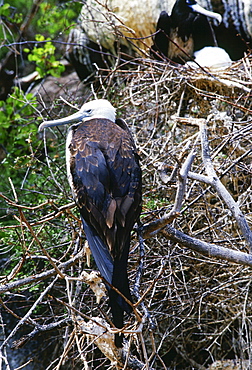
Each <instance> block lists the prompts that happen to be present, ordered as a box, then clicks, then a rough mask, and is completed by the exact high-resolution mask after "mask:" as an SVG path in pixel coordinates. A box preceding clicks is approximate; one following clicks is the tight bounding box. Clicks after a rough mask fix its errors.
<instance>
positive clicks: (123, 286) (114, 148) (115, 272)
mask: <svg viewBox="0 0 252 370" xmlns="http://www.w3.org/2000/svg"><path fill="white" fill-rule="evenodd" d="M73 122H75V123H74V124H73V125H72V126H71V127H70V128H69V130H68V135H67V142H66V162H67V174H68V180H69V184H70V186H71V189H72V193H73V196H74V199H75V201H76V203H77V205H78V208H79V210H80V214H81V219H82V222H83V227H84V231H85V234H86V238H87V240H88V243H89V246H90V249H91V252H92V255H93V257H94V259H95V262H96V265H97V267H98V269H99V271H100V273H101V275H102V277H103V278H104V279H105V280H106V281H107V282H108V283H109V284H111V285H112V286H114V287H115V288H117V289H118V290H119V291H120V292H121V293H122V294H123V295H124V296H125V297H126V298H127V299H128V300H129V301H130V302H132V297H131V294H130V288H129V281H128V276H127V261H128V254H129V247H130V234H131V231H132V229H133V226H134V224H135V222H138V221H139V216H140V212H141V201H142V192H141V188H142V180H141V169H140V166H139V160H138V155H137V152H136V147H135V144H134V141H133V138H132V136H131V134H130V131H129V129H128V127H127V125H126V123H125V122H124V121H123V120H121V119H116V117H115V109H114V108H113V106H112V105H111V104H110V103H109V102H108V101H107V100H104V99H99V100H93V101H90V102H88V103H86V104H84V105H83V106H82V107H81V109H80V111H79V112H77V113H75V114H73V115H71V116H69V117H66V118H62V119H58V120H53V121H45V122H43V123H42V124H41V125H40V127H39V131H41V130H43V129H44V128H45V127H51V126H58V125H63V124H66V123H73ZM109 284H107V289H108V293H109V301H110V306H111V311H112V317H113V323H114V325H115V326H116V327H117V328H119V329H121V328H122V327H123V314H124V312H127V313H130V312H131V311H132V307H131V306H130V305H129V304H128V303H127V302H126V301H125V300H124V299H123V298H122V296H120V295H119V294H118V293H117V292H116V291H115V290H113V289H112V288H111V287H110V286H109ZM122 339H123V336H122V335H120V334H116V336H115V344H116V346H117V347H121V346H122Z"/></svg>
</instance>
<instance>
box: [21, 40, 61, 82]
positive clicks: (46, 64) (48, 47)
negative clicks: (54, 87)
mask: <svg viewBox="0 0 252 370" xmlns="http://www.w3.org/2000/svg"><path fill="white" fill-rule="evenodd" d="M35 39H36V41H39V42H44V41H45V37H44V36H43V35H36V37H35ZM55 49H56V47H55V46H54V45H53V44H52V42H51V41H47V42H45V43H44V44H42V45H41V46H39V47H37V46H35V47H34V48H33V49H32V51H31V52H30V50H29V49H24V51H25V52H27V53H29V54H28V60H29V61H30V62H35V63H36V71H37V72H38V73H39V76H38V78H42V77H44V76H46V75H47V74H51V75H52V76H54V77H60V75H61V73H62V72H64V70H65V67H64V66H63V64H61V62H60V61H58V60H56V58H55Z"/></svg>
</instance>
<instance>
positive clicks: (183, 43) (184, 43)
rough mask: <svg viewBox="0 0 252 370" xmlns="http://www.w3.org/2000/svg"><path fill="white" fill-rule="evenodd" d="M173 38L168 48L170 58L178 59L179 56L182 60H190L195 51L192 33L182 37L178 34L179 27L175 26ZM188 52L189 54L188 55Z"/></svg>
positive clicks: (171, 36) (172, 33)
mask: <svg viewBox="0 0 252 370" xmlns="http://www.w3.org/2000/svg"><path fill="white" fill-rule="evenodd" d="M170 38H171V40H172V41H173V42H172V41H170V43H169V49H168V58H169V59H172V60H176V59H178V58H181V59H182V60H185V61H187V60H189V59H190V57H189V56H190V55H192V54H193V51H194V42H193V38H192V36H191V35H188V36H187V35H186V36H184V37H181V36H180V35H179V34H178V28H173V29H172V30H171V35H170ZM187 54H188V55H189V56H187Z"/></svg>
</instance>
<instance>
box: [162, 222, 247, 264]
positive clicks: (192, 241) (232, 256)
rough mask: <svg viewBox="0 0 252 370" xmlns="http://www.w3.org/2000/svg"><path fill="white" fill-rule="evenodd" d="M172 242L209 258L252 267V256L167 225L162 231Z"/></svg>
mask: <svg viewBox="0 0 252 370" xmlns="http://www.w3.org/2000/svg"><path fill="white" fill-rule="evenodd" d="M162 232H163V234H164V235H165V236H166V237H167V238H168V239H170V240H173V241H174V242H176V243H178V244H180V245H183V246H184V247H188V248H190V249H192V250H194V251H196V252H199V253H201V254H203V255H204V256H207V257H214V258H221V259H223V260H226V261H229V262H234V263H238V264H241V265H245V266H250V267H252V256H251V255H250V254H248V253H244V252H240V251H235V250H232V249H229V248H224V247H221V246H219V245H216V244H211V243H206V242H204V241H201V240H199V239H196V238H192V237H191V236H189V235H186V234H184V233H182V232H181V231H179V230H177V229H175V228H174V227H172V226H170V225H167V226H166V228H165V229H164V230H163V231H162Z"/></svg>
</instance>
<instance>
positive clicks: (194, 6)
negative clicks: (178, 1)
mask: <svg viewBox="0 0 252 370" xmlns="http://www.w3.org/2000/svg"><path fill="white" fill-rule="evenodd" d="M187 5H188V6H189V8H191V9H192V11H193V12H195V13H199V14H202V15H205V16H206V17H210V18H214V19H216V20H217V22H218V23H219V24H220V23H221V22H222V16H221V15H220V14H219V13H214V12H211V11H210V10H206V9H204V8H203V7H202V6H200V5H199V4H197V3H196V4H191V5H189V4H187Z"/></svg>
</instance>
